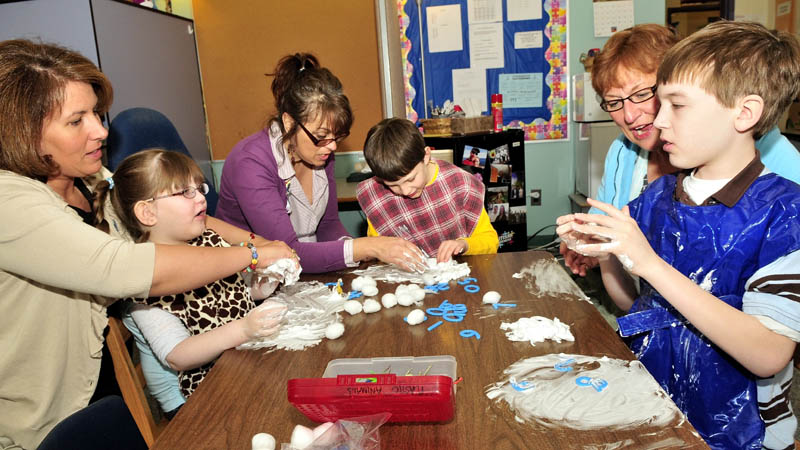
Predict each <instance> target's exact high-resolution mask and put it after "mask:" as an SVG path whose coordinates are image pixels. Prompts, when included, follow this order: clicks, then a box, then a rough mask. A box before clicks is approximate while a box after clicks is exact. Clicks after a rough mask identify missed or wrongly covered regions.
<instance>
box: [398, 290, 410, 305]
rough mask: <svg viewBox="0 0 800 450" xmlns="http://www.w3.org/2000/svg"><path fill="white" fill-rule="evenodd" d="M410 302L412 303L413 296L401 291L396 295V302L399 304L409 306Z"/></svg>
mask: <svg viewBox="0 0 800 450" xmlns="http://www.w3.org/2000/svg"><path fill="white" fill-rule="evenodd" d="M412 303H414V297H412V296H411V295H410V294H407V293H405V292H403V293H402V294H400V295H398V296H397V304H398V305H400V306H411V304H412Z"/></svg>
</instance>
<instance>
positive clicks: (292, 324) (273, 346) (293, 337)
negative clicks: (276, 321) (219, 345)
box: [236, 281, 346, 352]
mask: <svg viewBox="0 0 800 450" xmlns="http://www.w3.org/2000/svg"><path fill="white" fill-rule="evenodd" d="M270 300H271V301H276V302H280V303H284V304H285V305H286V307H287V311H286V316H285V319H284V320H286V323H285V324H284V325H283V326H281V328H280V331H279V332H278V334H276V335H272V336H268V337H265V338H262V339H257V340H254V341H250V342H246V343H244V344H242V345H240V346H238V347H236V348H237V349H239V350H242V349H250V350H253V349H258V348H268V349H270V350H269V351H270V352H271V351H274V350H278V349H283V350H303V349H304V348H306V347H312V346H314V345H317V344H319V343H320V342H321V341H322V338H323V337H325V330H326V329H327V328H328V326H329V325H330V324H332V323H337V322H340V320H341V319H340V317H339V314H338V312H340V311H342V310H344V303H345V300H346V299H345V298H344V297H342V296H341V295H339V294H338V293H337V292H336V289H335V288H334V289H331V288H329V287H328V286H325V285H324V284H322V283H320V282H318V281H311V282H305V281H301V282H298V283H296V284H294V285H292V286H284V287H282V288H281V290H280V291H278V293H276V294H275V295H273V296H272V297H270Z"/></svg>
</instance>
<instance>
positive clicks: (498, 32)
mask: <svg viewBox="0 0 800 450" xmlns="http://www.w3.org/2000/svg"><path fill="white" fill-rule="evenodd" d="M469 65H470V67H473V68H474V67H484V68H487V69H495V68H503V67H504V66H505V62H504V53H503V23H502V22H497V23H481V24H476V25H471V26H470V27H469Z"/></svg>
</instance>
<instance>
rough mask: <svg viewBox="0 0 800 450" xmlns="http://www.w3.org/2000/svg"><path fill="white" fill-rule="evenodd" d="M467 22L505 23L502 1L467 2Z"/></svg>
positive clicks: (474, 0) (470, 0) (472, 0)
mask: <svg viewBox="0 0 800 450" xmlns="http://www.w3.org/2000/svg"><path fill="white" fill-rule="evenodd" d="M467 21H468V22H469V24H470V25H472V24H473V23H489V22H502V21H503V2H502V0H467Z"/></svg>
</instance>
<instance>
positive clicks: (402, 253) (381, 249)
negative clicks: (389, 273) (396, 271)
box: [370, 236, 428, 272]
mask: <svg viewBox="0 0 800 450" xmlns="http://www.w3.org/2000/svg"><path fill="white" fill-rule="evenodd" d="M370 239H373V240H374V242H375V246H374V249H375V257H376V258H378V259H379V260H381V261H383V262H385V263H388V264H394V265H396V266H399V267H400V268H401V269H403V270H406V271H409V272H424V271H425V269H427V268H428V264H427V262H426V259H427V257H426V256H425V253H424V252H423V251H422V250H420V249H419V247H417V246H416V245H414V243H412V242H409V241H407V240H405V239H402V238H399V237H391V236H377V237H373V238H370Z"/></svg>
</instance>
